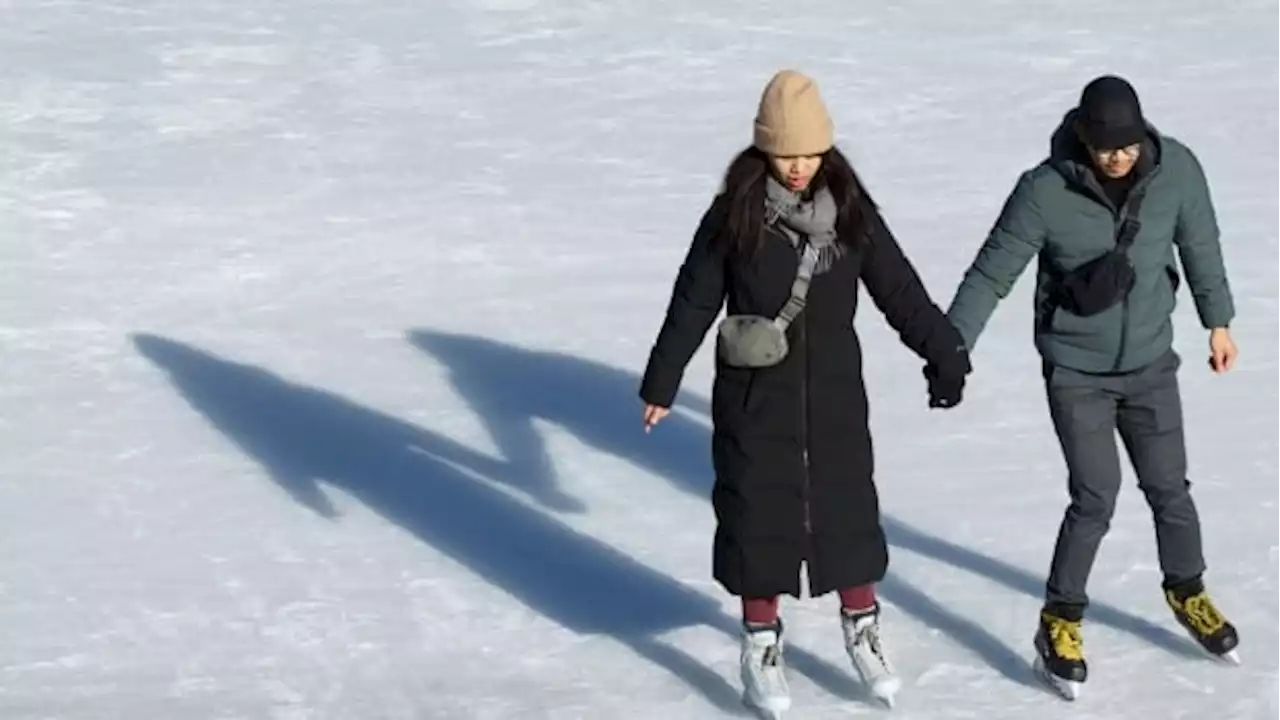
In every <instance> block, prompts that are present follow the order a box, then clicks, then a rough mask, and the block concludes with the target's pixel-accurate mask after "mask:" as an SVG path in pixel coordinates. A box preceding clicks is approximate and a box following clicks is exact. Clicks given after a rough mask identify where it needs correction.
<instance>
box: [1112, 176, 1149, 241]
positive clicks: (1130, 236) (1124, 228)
mask: <svg viewBox="0 0 1280 720" xmlns="http://www.w3.org/2000/svg"><path fill="white" fill-rule="evenodd" d="M1146 197H1147V188H1146V186H1145V185H1144V186H1143V187H1142V188H1140V189H1139V190H1138V192H1136V193H1134V194H1133V195H1132V196H1131V197H1130V198H1129V207H1128V208H1127V209H1126V210H1125V214H1124V220H1122V221H1121V222H1120V227H1119V228H1117V229H1116V249H1117V250H1119V251H1120V252H1122V253H1123V252H1127V251H1128V250H1129V247H1130V246H1132V245H1133V240H1134V238H1136V237H1137V236H1138V231H1139V230H1141V229H1142V221H1140V220H1138V211H1139V210H1141V209H1142V201H1143V200H1144V199H1146Z"/></svg>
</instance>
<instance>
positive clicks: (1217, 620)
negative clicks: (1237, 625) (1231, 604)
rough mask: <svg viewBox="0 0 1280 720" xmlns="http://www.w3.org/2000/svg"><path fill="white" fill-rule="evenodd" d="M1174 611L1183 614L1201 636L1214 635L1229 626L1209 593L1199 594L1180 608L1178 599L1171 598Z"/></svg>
mask: <svg viewBox="0 0 1280 720" xmlns="http://www.w3.org/2000/svg"><path fill="white" fill-rule="evenodd" d="M1170 602H1171V603H1172V604H1173V606H1174V609H1175V610H1178V611H1179V612H1181V613H1182V615H1183V616H1185V617H1186V618H1187V621H1188V622H1190V623H1191V627H1192V628H1194V629H1195V631H1196V632H1197V633H1199V634H1200V635H1212V634H1214V633H1216V632H1218V630H1220V629H1221V628H1222V626H1223V625H1226V624H1227V621H1226V620H1225V619H1223V617H1222V613H1220V612H1218V608H1217V607H1215V606H1214V604H1213V601H1212V600H1210V599H1209V595H1208V594H1207V593H1203V592H1202V593H1198V594H1196V595H1192V596H1191V597H1189V598H1187V599H1186V600H1185V601H1183V602H1182V604H1181V605H1180V606H1179V604H1178V601H1177V599H1176V598H1173V597H1170Z"/></svg>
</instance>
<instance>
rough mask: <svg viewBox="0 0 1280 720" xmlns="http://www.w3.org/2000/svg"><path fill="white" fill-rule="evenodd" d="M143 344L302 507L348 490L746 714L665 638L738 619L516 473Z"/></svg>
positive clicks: (159, 341) (835, 687) (194, 356)
mask: <svg viewBox="0 0 1280 720" xmlns="http://www.w3.org/2000/svg"><path fill="white" fill-rule="evenodd" d="M133 340H134V344H135V346H136V347H137V349H138V351H139V352H140V353H141V354H142V355H143V356H145V357H146V358H147V359H149V360H150V361H151V362H152V363H154V364H155V365H156V366H158V367H159V368H160V369H161V370H163V371H165V372H166V373H167V374H168V379H169V380H170V381H171V382H172V383H173V385H174V386H175V388H176V389H177V391H178V392H179V393H180V394H181V395H182V396H183V398H184V399H186V400H187V401H188V402H189V403H190V404H191V406H192V407H193V408H194V409H196V410H197V411H199V412H200V413H202V414H203V415H204V416H205V418H206V419H207V420H208V421H209V422H210V423H211V424H212V425H213V426H214V427H216V428H217V429H218V430H219V431H221V432H222V433H223V434H224V435H225V436H226V437H227V438H228V439H229V440H230V441H232V442H233V443H235V444H236V446H237V447H238V448H239V449H240V450H241V451H243V452H244V453H245V454H247V455H248V456H249V457H251V458H253V459H254V460H255V461H257V462H258V463H260V464H261V465H262V466H263V468H264V469H265V470H266V471H267V472H269V473H270V476H271V477H272V479H273V480H274V481H275V482H276V483H278V484H279V485H280V486H281V487H282V489H284V490H285V491H286V492H288V493H289V494H290V495H291V496H292V497H293V498H294V499H295V500H296V501H297V502H298V503H299V504H301V505H303V506H305V507H307V508H309V509H311V510H312V511H314V512H317V513H319V514H320V515H322V516H323V517H326V518H331V519H332V518H336V513H335V512H334V509H333V507H332V506H331V504H330V503H329V500H328V499H327V497H326V494H325V491H324V488H323V487H322V485H321V481H322V482H323V483H324V484H325V485H330V486H334V487H338V488H341V489H342V490H343V491H345V492H346V493H348V494H349V495H350V496H352V497H354V498H357V499H358V500H359V501H361V502H362V503H364V504H365V505H366V506H368V507H369V508H370V509H372V510H374V511H375V512H377V513H378V514H380V515H382V516H383V517H384V518H386V519H387V520H389V521H391V522H394V523H396V524H397V525H399V526H400V527H402V528H404V529H405V530H407V531H409V532H411V533H413V535H414V536H415V537H417V538H418V539H419V540H421V541H423V542H425V543H428V544H430V545H431V546H432V547H434V548H436V549H437V550H438V551H440V552H442V553H444V554H446V555H448V556H450V557H451V558H453V559H455V560H456V561H458V562H460V563H461V564H463V565H465V566H466V567H468V568H469V569H470V570H471V571H472V572H474V573H475V574H476V575H478V576H480V577H482V578H484V579H485V580H486V581H487V582H489V583H491V584H493V585H494V586H496V587H498V588H501V589H502V590H504V591H505V592H507V593H509V594H510V595H511V596H512V597H513V598H515V599H516V600H518V601H519V602H521V603H523V604H524V605H525V606H527V607H529V608H530V609H532V610H534V611H536V612H538V613H540V614H542V615H543V616H545V617H546V618H548V619H550V620H552V621H554V622H556V623H557V624H559V625H561V626H562V627H564V628H566V629H568V630H571V631H573V632H576V633H578V634H581V635H600V636H605V637H610V638H613V639H615V640H617V641H619V642H621V643H622V644H624V645H626V646H628V647H629V648H631V649H632V650H633V651H634V652H636V653H637V655H639V656H641V657H644V658H646V659H647V660H649V661H651V662H653V663H654V664H656V665H658V666H660V667H662V668H663V669H664V670H666V671H668V672H670V673H671V674H672V675H673V676H675V677H677V678H679V679H681V680H682V681H683V682H685V683H686V684H687V685H689V686H690V687H691V688H693V689H694V690H696V691H697V692H699V693H701V695H702V696H704V697H705V698H706V700H707V701H708V702H710V703H711V704H712V705H714V706H716V707H717V708H719V709H720V710H721V711H722V712H725V713H729V714H733V715H740V714H743V713H744V712H745V709H744V707H743V706H742V703H741V696H740V693H739V692H738V690H737V689H736V688H735V687H734V686H733V685H731V684H730V683H729V681H728V680H726V679H725V678H724V677H722V676H721V675H720V674H718V673H716V672H715V671H713V670H711V669H708V668H707V667H705V666H703V665H701V664H700V663H698V661H697V660H695V659H693V658H691V657H689V656H688V655H687V654H685V653H684V652H683V651H681V650H679V649H676V648H673V647H670V646H668V645H666V644H664V643H663V642H661V641H660V640H658V639H657V637H658V636H659V635H661V634H663V633H666V632H670V631H674V630H678V629H681V628H689V627H698V626H705V627H713V628H717V629H719V630H721V631H723V632H732V631H733V630H732V629H734V628H736V622H735V621H734V620H733V619H731V618H729V617H728V616H726V615H725V614H724V613H722V612H720V609H719V605H718V604H717V603H716V602H715V601H713V600H712V599H711V598H709V597H707V596H705V595H702V594H700V593H698V592H696V591H694V590H692V589H690V588H689V587H687V586H685V585H682V584H680V583H679V582H677V581H675V580H673V579H672V578H670V577H668V576H666V575H664V574H662V573H660V572H657V571H655V570H653V569H652V568H649V567H648V566H645V565H643V564H641V563H639V562H638V561H636V560H634V559H633V558H631V557H630V556H628V555H626V554H624V553H622V552H619V551H618V550H616V549H615V548H613V547H611V546H609V545H607V544H605V543H602V542H600V541H598V540H596V539H595V538H592V537H590V536H587V535H584V534H582V533H579V532H577V531H575V530H573V529H572V528H570V527H568V526H567V525H565V524H563V523H561V522H559V521H558V520H556V519H555V518H554V517H553V516H551V515H548V514H546V513H543V512H540V511H538V510H537V509H536V508H532V507H529V506H527V505H525V504H524V503H521V502H520V501H518V500H517V499H516V498H514V497H512V496H511V495H510V494H508V493H506V492H504V491H503V490H501V489H499V488H498V487H495V486H494V484H491V483H490V482H488V478H487V475H486V473H487V472H492V471H505V472H514V471H516V470H518V468H512V467H511V466H509V465H507V464H506V463H498V462H495V461H494V460H493V459H492V458H489V457H486V456H482V455H480V454H478V453H476V452H475V451H473V450H471V449H469V448H467V447H464V446H461V445H459V444H458V443H456V442H454V441H452V440H450V439H448V438H445V437H442V436H439V435H436V434H434V433H431V432H429V431H426V430H423V429H421V428H418V427H416V426H413V425H411V424H409V423H406V422H403V421H401V420H398V419H396V418H394V417H391V416H388V415H385V414H383V413H380V412H377V411H375V410H372V409H369V408H366V407H363V406H360V405H358V404H356V403H353V402H350V401H348V400H346V399H344V398H342V397H340V396H338V395H335V394H332V393H327V392H324V391H321V390H317V389H313V388H309V387H306V386H303V385H299V384H295V383H291V382H289V381H288V380H285V379H283V378H281V377H279V376H277V375H274V374H272V373H270V372H268V371H266V370H263V369H260V368H257V367H253V366H249V365H243V364H239V363H235V362H232V361H229V360H225V359H222V358H218V357H215V356H213V355H211V354H208V353H206V352H203V351H201V350H198V349H195V348H192V347H189V346H186V345H183V344H181V343H178V342H174V341H172V340H167V339H164V338H160V337H156V336H151V335H139V336H135V337H134V338H133ZM503 480H504V478H502V477H499V478H496V482H497V483H501V482H503ZM789 657H791V658H793V662H794V664H796V665H797V666H798V667H800V668H805V669H807V670H808V671H809V672H810V673H812V675H811V676H812V677H813V679H814V681H815V682H817V683H819V684H822V685H824V686H826V687H827V689H829V690H832V691H833V692H838V691H842V690H844V689H846V688H847V687H848V686H847V685H845V686H841V685H840V684H839V683H838V682H835V681H834V679H835V678H838V677H840V675H841V674H840V673H839V671H838V670H835V669H834V668H832V667H831V666H830V665H828V664H826V663H825V662H824V661H822V660H820V659H818V658H816V657H814V656H811V655H809V654H808V653H805V652H804V651H803V650H800V649H793V651H792V653H791V654H790V655H789ZM850 682H851V681H850Z"/></svg>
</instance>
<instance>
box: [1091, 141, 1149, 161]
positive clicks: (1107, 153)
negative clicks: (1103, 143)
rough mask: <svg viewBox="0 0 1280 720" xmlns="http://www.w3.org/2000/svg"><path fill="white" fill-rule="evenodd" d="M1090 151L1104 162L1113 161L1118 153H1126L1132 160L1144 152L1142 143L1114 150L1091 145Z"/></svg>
mask: <svg viewBox="0 0 1280 720" xmlns="http://www.w3.org/2000/svg"><path fill="white" fill-rule="evenodd" d="M1089 152H1091V153H1093V154H1094V155H1095V156H1097V158H1098V159H1099V160H1101V161H1102V162H1111V161H1112V160H1114V159H1115V156H1116V155H1124V156H1125V157H1127V158H1129V159H1130V160H1132V159H1134V158H1136V157H1138V153H1140V152H1142V143H1134V144H1132V145H1126V146H1124V147H1122V148H1116V149H1114V150H1098V149H1097V148H1092V147H1091V148H1089Z"/></svg>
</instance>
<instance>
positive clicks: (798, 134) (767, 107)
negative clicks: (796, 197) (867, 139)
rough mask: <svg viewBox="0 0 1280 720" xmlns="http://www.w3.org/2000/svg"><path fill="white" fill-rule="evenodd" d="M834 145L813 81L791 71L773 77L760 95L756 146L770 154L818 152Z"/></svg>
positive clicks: (833, 135)
mask: <svg viewBox="0 0 1280 720" xmlns="http://www.w3.org/2000/svg"><path fill="white" fill-rule="evenodd" d="M834 144H835V128H834V127H833V125H832V123H831V116H830V115H828V114H827V108H826V106H825V105H823V103H822V97H821V96H819V95H818V86H817V85H816V84H815V83H814V82H813V80H811V79H809V78H807V77H805V76H804V75H801V74H800V73H798V72H796V71H794V70H783V71H781V72H779V73H778V74H776V75H774V76H773V79H771V80H770V81H769V84H768V85H766V86H765V88H764V93H763V94H762V95H761V97H760V109H759V111H758V112H757V113H756V121H755V146H756V147H757V148H759V149H760V150H761V151H763V152H766V153H769V154H770V155H781V156H795V155H821V154H822V153H824V152H826V151H827V150H830V149H831V147H832V146H833V145H834Z"/></svg>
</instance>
